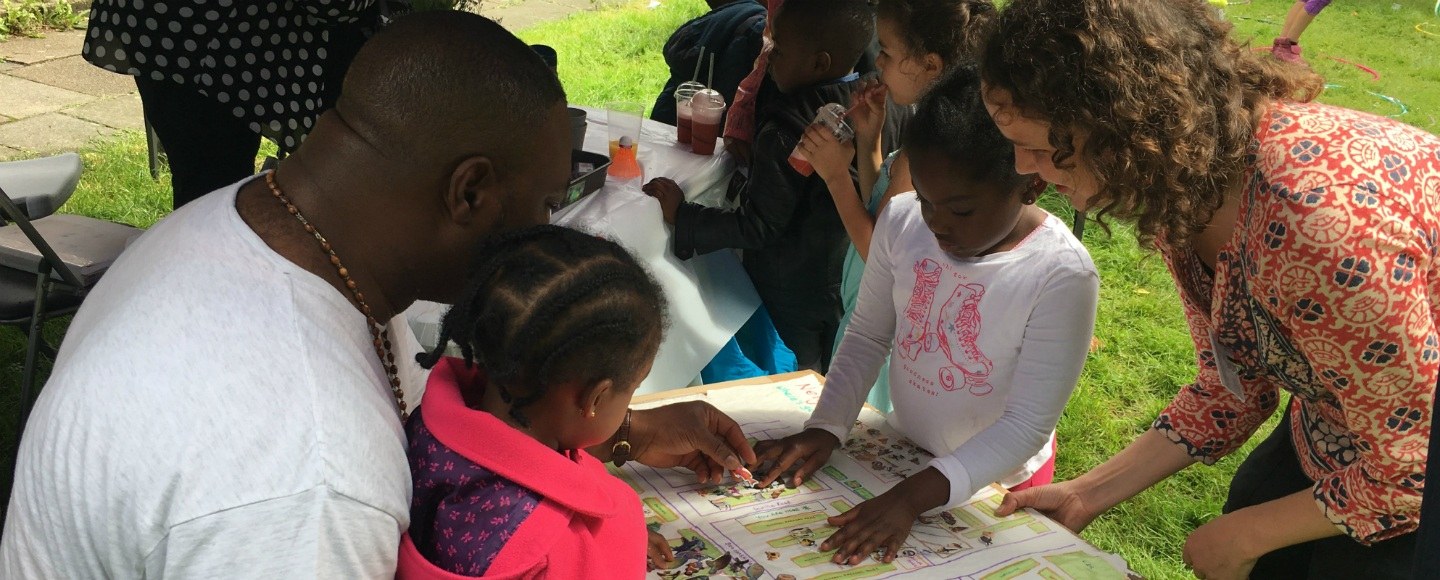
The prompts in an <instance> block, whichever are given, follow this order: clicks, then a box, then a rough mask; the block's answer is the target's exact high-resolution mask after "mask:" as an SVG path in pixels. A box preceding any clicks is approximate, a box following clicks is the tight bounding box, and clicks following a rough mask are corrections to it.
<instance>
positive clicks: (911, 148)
mask: <svg viewBox="0 0 1440 580" xmlns="http://www.w3.org/2000/svg"><path fill="white" fill-rule="evenodd" d="M904 147H905V150H906V151H908V152H909V153H910V159H911V176H912V179H913V182H914V185H915V189H916V192H915V193H908V194H901V195H898V196H896V197H895V198H894V199H893V200H892V201H891V202H890V204H889V205H888V206H887V207H886V208H885V210H884V212H883V213H882V214H881V216H880V219H879V222H878V223H877V224H876V229H875V235H874V237H873V239H872V242H871V246H870V259H869V261H868V262H867V263H866V265H865V274H864V277H863V280H862V281H861V285H860V300H859V303H858V305H857V307H856V310H855V314H854V317H853V318H852V319H851V321H850V325H849V326H848V327H847V328H846V330H845V336H844V338H843V339H842V341H841V343H840V349H839V351H838V352H837V353H836V356H835V362H834V363H833V364H832V365H831V368H830V373H829V375H828V376H827V377H826V385H825V391H824V393H823V394H822V395H821V397H820V403H819V404H818V405H817V406H816V408H815V411H814V413H813V414H812V415H811V416H810V420H809V421H807V422H806V423H805V430H804V431H803V432H801V433H799V434H796V435H792V436H790V437H787V438H785V439H781V440H779V441H769V442H764V443H761V444H760V445H759V446H757V447H756V451H757V453H758V454H759V456H760V458H761V462H762V463H763V462H766V461H767V460H774V466H773V467H772V468H771V469H770V470H769V473H768V474H767V475H766V476H765V477H764V478H762V482H763V483H766V484H768V483H769V482H771V481H773V480H774V479H775V478H777V477H779V476H780V474H781V473H783V472H785V471H786V470H788V469H789V468H791V467H793V466H795V465H796V464H799V468H798V469H797V470H796V472H795V475H794V480H795V482H796V483H797V484H798V483H799V482H800V481H803V480H804V478H806V477H808V476H809V475H810V474H811V473H814V471H815V470H816V469H818V468H819V467H821V466H823V465H824V463H825V461H826V460H827V459H828V458H829V456H830V453H831V452H832V451H833V450H834V449H835V447H836V446H837V445H839V443H840V442H841V441H844V440H845V439H846V436H847V435H848V433H849V431H850V429H851V427H852V426H853V425H854V424H855V419H856V417H857V416H858V415H859V413H860V409H861V407H862V406H863V405H864V403H865V398H866V396H867V394H868V391H869V389H870V385H873V384H874V383H875V378H876V375H877V374H878V373H879V371H880V368H881V365H882V364H883V363H884V361H885V356H886V355H887V354H889V355H891V359H890V397H891V400H892V401H893V403H894V406H895V409H894V412H893V413H892V414H891V415H890V423H891V424H892V425H893V426H894V427H895V428H896V429H897V430H899V431H900V432H901V433H902V434H904V435H905V436H907V437H909V438H910V439H911V440H913V441H915V442H916V443H917V444H919V445H920V446H922V447H924V448H925V449H926V450H928V451H930V452H931V453H933V454H934V455H935V456H936V457H935V459H933V460H931V461H930V463H929V465H928V466H927V468H926V469H925V470H923V471H921V472H920V473H917V474H915V475H913V476H911V477H909V478H907V479H906V480H905V481H903V482H901V483H900V484H898V485H896V486H895V487H894V488H893V489H891V490H890V491H888V492H886V493H883V494H881V495H879V496H877V497H875V498H874V499H871V500H869V501H865V502H863V503H861V504H860V505H858V506H856V507H855V508H853V509H851V510H850V511H848V512H845V513H844V514H841V515H839V516H836V517H833V518H831V519H830V523H831V525H835V526H838V527H840V530H839V531H837V532H835V534H834V535H832V536H830V538H829V539H828V540H827V541H826V542H825V543H824V544H823V545H822V546H821V549H822V550H830V549H836V550H838V551H837V552H836V554H835V556H834V560H835V561H836V562H840V563H844V562H849V563H851V564H857V563H859V562H860V561H862V560H863V559H864V558H866V557H868V556H869V555H870V554H871V553H873V552H874V551H875V550H876V549H877V548H884V549H885V554H886V555H885V556H884V560H885V561H887V562H888V561H890V560H892V559H893V558H894V553H895V551H896V550H897V549H898V548H899V546H900V544H901V542H903V541H904V539H905V537H906V536H907V535H908V533H909V530H910V527H911V525H912V523H913V522H914V520H915V518H916V517H917V516H919V515H920V514H921V513H924V512H926V511H929V510H931V509H934V508H938V507H949V506H953V505H956V504H959V503H961V502H963V501H965V500H966V499H968V498H969V497H970V496H971V495H973V494H974V493H975V492H976V491H977V490H978V489H979V488H980V487H982V486H985V485H989V484H990V483H992V482H1000V483H1001V484H1003V485H1006V486H1010V487H1015V486H1028V485H1031V484H1043V483H1048V481H1040V482H1035V481H1031V480H1032V479H1033V478H1035V476H1036V473H1037V471H1040V472H1042V473H1041V475H1040V477H1041V478H1045V479H1047V480H1048V478H1049V477H1050V475H1051V473H1053V462H1054V457H1053V449H1054V447H1053V445H1052V441H1053V438H1054V430H1055V424H1056V423H1057V422H1058V421H1059V420H1060V412H1061V411H1062V410H1063V409H1064V407H1065V403H1066V401H1067V400H1069V398H1070V393H1071V391H1073V390H1074V388H1075V383H1076V381H1077V380H1078V379H1079V376H1080V370H1081V367H1082V366H1083V365H1084V362H1085V355H1086V352H1087V350H1088V348H1089V345H1090V337H1091V333H1092V332H1093V330H1094V325H1095V306H1096V302H1097V300H1098V295H1099V285H1100V282H1099V276H1098V274H1097V273H1096V271H1095V265H1094V264H1093V263H1092V262H1091V261H1090V255H1089V253H1088V252H1086V251H1085V247H1084V246H1083V245H1081V244H1080V242H1079V241H1078V240H1076V239H1075V237H1074V236H1073V235H1072V234H1071V233H1070V230H1069V229H1068V228H1067V227H1066V226H1065V224H1064V223H1063V222H1061V221H1060V220H1059V219H1057V218H1056V217H1055V216H1052V215H1050V214H1048V213H1046V212H1045V211H1044V210H1042V209H1040V208H1038V207H1036V206H1035V205H1034V203H1035V198H1036V196H1037V195H1038V194H1039V192H1040V187H1041V184H1038V183H1037V182H1034V181H1032V179H1031V178H1029V177H1026V176H1021V175H1018V174H1016V172H1015V156H1016V155H1039V154H1043V155H1048V154H1050V152H1040V151H1034V150H1029V149H1024V148H1017V147H1013V146H1012V145H1011V144H1010V143H1009V142H1008V141H1006V140H1005V139H1004V137H1003V136H1002V135H1001V134H1000V132H999V130H997V129H996V128H995V125H994V123H993V122H992V121H991V118H990V115H989V113H987V111H986V110H985V105H984V104H983V102H982V101H981V98H980V81H979V78H978V75H977V74H976V71H975V69H973V68H970V67H962V68H960V69H958V70H955V71H954V72H952V73H950V74H948V75H947V76H946V77H944V78H943V79H941V81H940V82H939V83H938V84H937V85H936V86H935V87H934V88H933V89H932V90H931V92H930V93H929V94H928V95H927V96H926V98H925V99H924V100H922V101H921V103H920V108H919V110H918V111H917V114H916V117H915V119H914V120H913V121H912V122H911V124H910V129H909V133H908V134H907V135H906V140H905V143H904ZM1047 466H1049V467H1050V469H1049V470H1048V472H1045V471H1044V470H1042V468H1044V467H1047Z"/></svg>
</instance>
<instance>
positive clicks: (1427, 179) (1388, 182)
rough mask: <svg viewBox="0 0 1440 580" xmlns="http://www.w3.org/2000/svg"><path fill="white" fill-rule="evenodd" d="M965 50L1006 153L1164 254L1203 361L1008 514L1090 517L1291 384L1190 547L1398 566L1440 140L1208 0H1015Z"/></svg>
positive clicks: (1210, 453)
mask: <svg viewBox="0 0 1440 580" xmlns="http://www.w3.org/2000/svg"><path fill="white" fill-rule="evenodd" d="M981 67H982V74H983V77H984V80H985V83H986V85H985V99H986V104H987V106H988V108H989V109H990V113H991V115H992V117H993V118H994V119H995V121H996V124H997V125H998V126H999V127H1000V129H1001V131H1002V132H1003V133H1004V134H1005V136H1006V137H1007V138H1008V139H1010V140H1011V141H1012V142H1013V143H1014V144H1015V148H1016V150H1015V152H1016V167H1017V170H1019V171H1021V172H1028V173H1037V174H1039V176H1040V177H1042V178H1044V179H1045V180H1046V181H1048V182H1050V183H1052V184H1054V185H1055V186H1056V189H1058V190H1059V191H1060V192H1061V193H1063V194H1065V195H1066V196H1067V197H1069V198H1070V200H1071V202H1072V203H1074V205H1075V206H1076V207H1078V208H1080V209H1086V210H1091V211H1097V212H1098V213H1099V215H1100V216H1101V217H1105V216H1110V217H1114V218H1119V219H1122V220H1126V221H1129V222H1133V223H1134V224H1135V226H1136V228H1137V230H1138V231H1139V235H1140V238H1141V240H1142V242H1144V243H1147V244H1153V245H1154V246H1155V247H1156V249H1158V250H1159V252H1160V254H1161V255H1162V256H1164V258H1165V261H1166V264H1167V265H1168V266H1169V268H1170V271H1171V273H1172V275H1173V276H1174V279H1175V283H1176V285H1177V286H1178V287H1179V290H1180V292H1179V293H1180V296H1181V299H1182V301H1183V302H1184V307H1185V313H1186V318H1187V320H1188V323H1189V326H1190V331H1191V335H1192V336H1193V338H1194V342H1195V350H1196V353H1197V365H1198V367H1199V372H1198V376H1197V378H1196V380H1195V382H1194V383H1193V384H1191V385H1188V386H1187V387H1185V388H1184V389H1182V390H1181V391H1180V393H1179V394H1178V395H1176V397H1175V399H1174V401H1172V402H1171V404H1170V405H1169V407H1168V408H1166V409H1165V410H1164V411H1163V412H1162V413H1161V414H1160V416H1159V417H1158V418H1157V419H1156V420H1155V422H1154V423H1153V425H1152V426H1151V428H1150V429H1149V430H1148V431H1147V432H1146V433H1145V434H1144V435H1142V436H1141V437H1140V438H1138V439H1137V440H1136V441H1134V442H1133V443H1131V444H1130V446H1129V447H1127V448H1126V449H1125V450H1123V451H1121V452H1120V453H1119V454H1117V455H1115V456H1114V457H1113V458H1111V459H1110V460H1108V461H1106V462H1105V463H1103V464H1101V465H1100V466H1098V467H1096V468H1094V469H1092V470H1091V471H1090V472H1089V473H1086V474H1084V475H1082V476H1080V477H1079V478H1076V479H1074V480H1071V481H1067V482H1063V483H1059V484H1054V485H1050V486H1046V487H1041V488H1035V489H1031V490H1025V491H1022V492H1018V493H1015V494H1012V495H1011V496H1010V497H1009V498H1008V499H1007V500H1006V502H1005V505H1004V506H1003V510H1002V511H1003V512H1008V511H1010V510H1013V509H1016V508H1018V507H1033V508H1037V509H1040V510H1042V511H1045V512H1047V513H1049V514H1051V515H1052V516H1054V517H1055V518H1056V519H1058V520H1059V521H1060V522H1062V523H1063V524H1065V525H1067V526H1069V527H1070V528H1072V529H1079V528H1083V527H1084V526H1085V525H1086V524H1088V523H1089V522H1090V521H1091V520H1093V519H1094V518H1095V517H1097V516H1098V515H1099V514H1100V513H1102V512H1104V511H1105V510H1107V509H1109V508H1110V507H1112V506H1115V505H1116V504H1118V503H1120V502H1122V501H1124V500H1126V499H1128V498H1130V497H1132V496H1134V495H1136V494H1138V493H1139V492H1141V491H1142V490H1144V489H1146V488H1148V487H1150V486H1151V485H1154V484H1155V483H1157V482H1159V481H1160V480H1162V479H1164V478H1166V477H1168V476H1170V475H1171V474H1174V473H1176V472H1178V471H1180V470H1181V469H1183V468H1185V467H1187V466H1189V465H1190V464H1192V463H1195V462H1197V461H1198V462H1202V463H1206V464H1209V463H1213V462H1214V461H1216V460H1217V459H1219V458H1220V457H1222V456H1224V455H1226V454H1227V453H1230V452H1231V451H1234V450H1235V449H1236V448H1238V447H1240V445H1241V444H1242V443H1243V442H1245V441H1246V440H1247V439H1249V438H1250V437H1251V436H1252V435H1253V434H1254V433H1255V431H1256V430H1257V429H1258V428H1259V427H1260V426H1261V424H1262V423H1264V421H1265V419H1266V418H1268V417H1269V416H1270V415H1271V414H1272V413H1273V412H1274V411H1275V410H1276V409H1277V408H1279V407H1280V402H1281V396H1280V394H1281V391H1282V390H1283V391H1289V392H1290V393H1291V403H1290V404H1289V407H1288V409H1287V410H1285V412H1284V416H1283V420H1282V421H1281V422H1280V425H1279V427H1278V428H1277V429H1276V430H1275V431H1274V433H1273V434H1271V435H1270V436H1269V437H1268V438H1266V440H1265V441H1264V442H1263V443H1261V444H1260V445H1259V447H1257V448H1256V449H1255V451H1254V452H1252V453H1251V455H1250V456H1249V458H1247V459H1246V461H1245V462H1244V463H1243V464H1242V465H1241V466H1240V468H1239V471H1238V472H1237V474H1236V476H1235V479H1234V481H1233V482H1232V484H1231V487H1230V492H1229V498H1228V500H1227V501H1226V504H1225V508H1224V515H1221V516H1220V517H1218V518H1215V519H1214V520H1212V521H1210V522H1209V523H1207V524H1205V525H1203V526H1201V527H1200V528H1199V529H1197V530H1196V531H1195V532H1194V533H1192V534H1191V536H1190V537H1189V539H1188V540H1187V541H1186V543H1185V549H1184V554H1183V558H1184V561H1185V562H1186V564H1187V565H1189V566H1191V567H1192V568H1193V569H1194V570H1195V573H1196V575H1197V576H1198V577H1201V578H1210V579H1214V578H1242V577H1245V576H1247V575H1253V577H1257V578H1291V577H1301V578H1304V577H1341V578H1388V577H1406V576H1407V575H1408V572H1409V566H1410V562H1411V558H1412V553H1413V552H1414V538H1415V534H1414V533H1413V532H1414V531H1415V529H1416V527H1417V525H1418V523H1419V514H1420V502H1421V495H1422V493H1423V490H1424V487H1425V484H1424V469H1425V458H1426V453H1427V449H1426V448H1427V445H1428V443H1429V431H1430V425H1431V413H1432V406H1431V402H1432V400H1433V397H1434V394H1435V380H1436V374H1437V372H1440V339H1437V336H1436V320H1435V312H1436V309H1437V307H1440V259H1437V256H1440V139H1437V138H1436V137H1435V136H1433V135H1430V134H1427V133H1424V132H1422V131H1420V130H1418V129H1415V128H1413V127H1409V126H1406V125H1403V124H1400V123H1398V122H1395V121H1391V120H1388V119H1385V118H1381V117H1376V116H1372V115H1368V114H1364V113H1360V112H1356V111H1351V110H1346V109H1340V108H1336V107H1330V106H1326V105H1320V104H1316V103H1313V102H1310V101H1311V99H1313V98H1314V97H1315V96H1316V95H1317V94H1318V92H1319V91H1320V89H1321V81H1320V79H1319V78H1318V77H1316V76H1315V75H1313V73H1310V72H1308V71H1307V70H1305V69H1302V68H1300V67H1294V66H1289V65H1288V64H1286V63H1281V62H1277V61H1275V60H1273V59H1269V58H1264V57H1262V56H1261V55H1258V54H1256V53H1254V52H1252V51H1251V50H1250V49H1249V48H1248V47H1246V46H1242V45H1240V44H1237V43H1236V42H1235V41H1234V40H1232V39H1231V37H1230V26H1229V25H1228V24H1225V23H1224V22H1223V21H1221V20H1220V19H1219V18H1217V16H1216V15H1215V14H1214V13H1213V12H1212V11H1211V10H1210V9H1209V8H1208V7H1207V6H1206V5H1205V3H1204V2H1203V1H1201V0H1170V1H1167V2H1134V1H1126V0H1014V1H1013V2H1011V3H1010V5H1009V7H1008V8H1007V9H1005V10H1004V11H1002V13H1001V16H1000V19H999V26H998V31H997V32H996V33H995V34H994V36H993V37H992V38H991V39H990V40H989V41H988V43H987V45H986V47H985V49H984V51H983V55H982V64H981Z"/></svg>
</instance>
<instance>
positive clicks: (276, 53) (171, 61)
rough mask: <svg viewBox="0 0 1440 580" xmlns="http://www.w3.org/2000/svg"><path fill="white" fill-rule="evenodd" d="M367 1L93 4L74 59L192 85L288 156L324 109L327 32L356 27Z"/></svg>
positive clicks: (130, 0) (100, 0) (113, 0)
mask: <svg viewBox="0 0 1440 580" xmlns="http://www.w3.org/2000/svg"><path fill="white" fill-rule="evenodd" d="M373 4H374V2H373V0H309V1H305V2H288V1H287V2H264V1H254V2H248V1H236V0H208V1H207V0H191V1H188V2H186V1H157V0H151V1H146V0H97V1H96V2H95V3H94V4H93V5H92V7H91V13H90V28H89V30H88V32H87V34H86V36H85V47H84V49H83V52H82V54H83V55H84V56H85V59H86V60H88V61H90V62H91V63H92V64H94V65H96V66H99V67H102V68H104V69H106V70H110V71H114V72H118V73H122V74H127V75H131V76H141V77H145V78H148V79H151V80H155V81H170V82H173V83H175V84H178V85H185V86H190V87H193V88H194V89H195V90H196V91H197V92H199V93H201V94H203V95H206V96H208V97H211V98H213V99H215V100H216V101H218V102H220V103H221V104H225V105H230V106H231V107H232V112H233V113H234V114H235V116H236V117H239V118H241V119H244V120H246V121H248V122H249V124H250V128H251V129H252V130H254V131H255V132H256V133H259V134H260V135H262V136H264V137H266V138H268V139H270V140H272V141H274V142H275V143H277V144H279V145H280V147H281V148H282V149H285V150H287V151H288V150H293V149H294V148H295V147H296V146H297V145H299V144H300V141H301V140H302V139H303V138H304V135H305V134H306V133H307V132H309V130H310V128H311V127H312V126H314V123H315V117H316V116H317V115H318V114H319V113H320V112H321V111H324V110H325V109H327V108H329V106H330V103H326V102H324V97H323V95H324V94H325V89H326V67H327V66H330V65H331V63H332V59H331V57H332V55H330V54H329V50H330V48H329V47H330V40H331V38H330V37H331V34H332V29H333V28H334V27H335V26H339V25H347V24H348V25H354V24H356V23H358V22H360V21H361V19H362V18H365V15H366V14H367V13H368V11H369V10H370V9H371V7H372V5H373ZM332 92H333V91H332Z"/></svg>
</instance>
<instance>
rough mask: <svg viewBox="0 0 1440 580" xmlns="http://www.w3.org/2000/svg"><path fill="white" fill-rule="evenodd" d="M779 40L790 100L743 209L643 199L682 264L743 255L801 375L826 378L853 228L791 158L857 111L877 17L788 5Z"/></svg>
mask: <svg viewBox="0 0 1440 580" xmlns="http://www.w3.org/2000/svg"><path fill="white" fill-rule="evenodd" d="M772 31H773V35H774V38H773V41H774V47H773V49H772V52H771V55H770V76H771V77H772V78H773V79H774V80H775V83H776V84H777V86H778V87H779V89H780V91H781V93H782V95H780V96H779V98H777V99H776V100H775V101H773V102H771V104H770V105H768V106H766V107H765V110H764V111H763V114H762V115H761V119H760V128H759V132H758V133H757V137H756V141H755V156H754V160H753V162H752V163H751V166H750V179H749V181H747V184H746V187H745V189H744V190H743V191H742V193H741V201H740V206H739V207H738V208H736V209H734V210H721V209H715V208H708V207H703V206H700V205H697V204H691V203H683V201H684V193H683V192H682V191H680V187H679V186H678V185H676V184H675V182H674V181H671V180H668V179H656V180H654V181H651V182H650V183H649V184H647V185H646V186H645V188H644V190H645V192H646V193H649V194H650V195H652V196H654V197H656V198H657V199H659V200H660V206H661V209H662V211H663V214H664V216H665V221H666V222H667V223H670V224H673V225H674V226H675V246H674V252H675V254H676V255H677V256H678V257H680V258H682V259H685V258H689V257H690V256H693V255H695V254H703V253H707V252H713V251H715V250H719V249H724V248H738V249H742V250H744V257H743V261H744V264H745V270H746V272H748V273H749V274H750V279H751V281H752V282H754V283H755V289H756V290H757V291H758V292H759V294H760V299H761V301H762V302H763V303H764V304H765V308H766V310H767V311H768V312H769V314H770V316H771V318H772V319H773V320H774V323H775V328H776V330H777V331H778V332H779V334H780V338H781V339H782V340H783V341H784V342H785V344H786V346H788V347H790V350H792V351H794V353H795V358H796V360H797V363H798V364H799V366H800V367H804V368H811V369H817V370H823V369H825V368H827V367H828V366H829V362H830V356H831V353H832V351H833V349H832V348H831V347H832V345H833V343H834V341H835V332H836V329H837V328H838V327H839V323H840V313H841V304H840V269H841V263H842V262H843V260H844V256H845V243H846V241H845V228H844V225H843V224H842V223H841V222H840V216H839V214H837V213H836V211H835V203H834V202H833V201H831V195H830V192H829V190H828V189H827V188H826V185H825V181H824V180H823V179H821V178H820V177H818V176H814V175H809V176H807V175H801V174H800V173H798V172H796V170H795V169H794V168H792V167H791V165H790V163H789V162H788V158H789V157H790V153H791V151H792V150H794V148H795V145H796V143H798V142H799V140H800V136H801V134H802V133H804V131H805V128H806V127H807V126H809V125H810V124H811V122H812V121H813V120H814V119H815V115H816V110H817V109H819V108H820V107H821V106H823V105H826V104H829V103H847V102H849V101H850V94H851V92H852V91H854V90H855V88H856V87H857V86H859V77H858V75H856V74H855V72H854V68H855V64H856V63H857V62H859V60H860V56H861V54H862V53H863V52H864V51H865V48H866V47H867V46H869V44H870V42H871V39H872V38H873V36H874V15H873V12H872V10H871V9H870V6H869V4H868V3H867V2H866V0H787V1H786V2H785V5H784V6H783V7H782V8H781V9H780V11H779V12H778V13H777V14H776V15H775V17H774V19H773V21H772ZM695 114H696V115H698V114H699V113H698V112H696V113H695ZM697 119H698V117H697ZM697 123H698V121H697ZM695 130H696V131H699V128H698V125H697V126H696V129H695ZM851 187H852V188H853V187H854V185H853V184H851Z"/></svg>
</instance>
